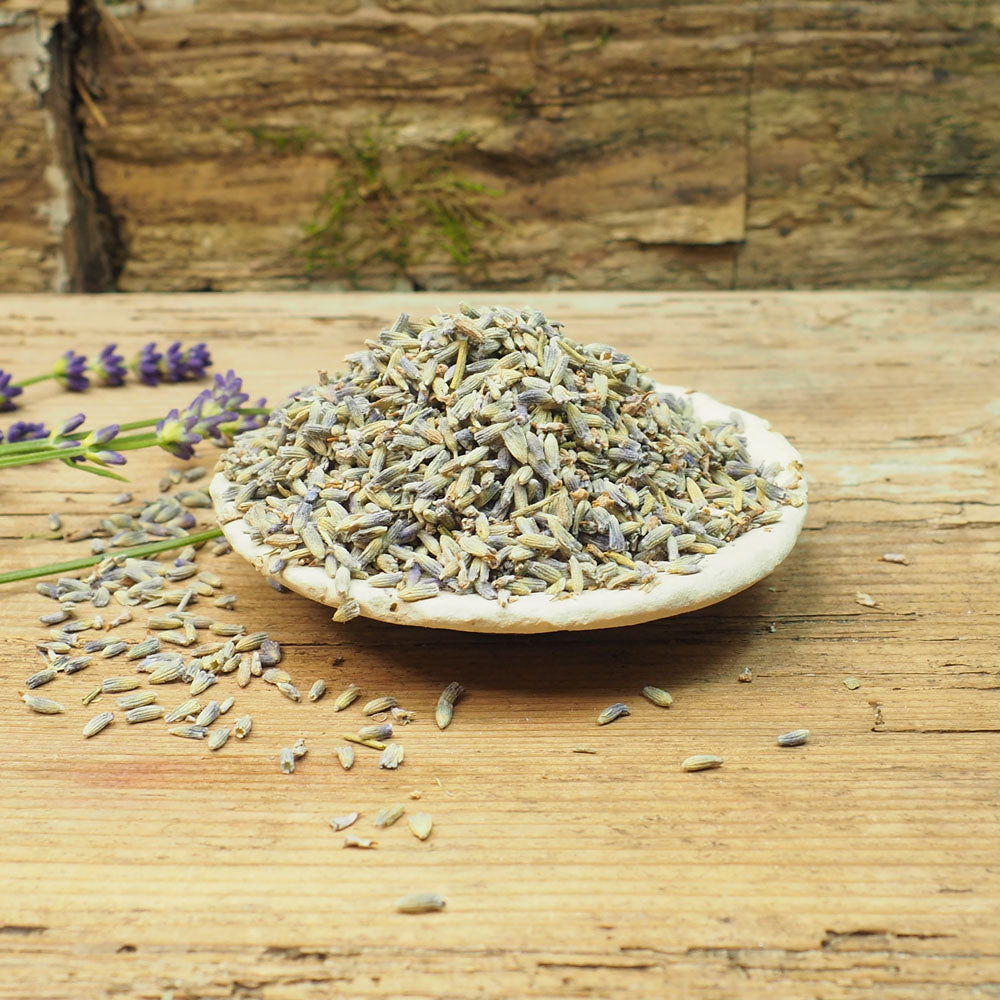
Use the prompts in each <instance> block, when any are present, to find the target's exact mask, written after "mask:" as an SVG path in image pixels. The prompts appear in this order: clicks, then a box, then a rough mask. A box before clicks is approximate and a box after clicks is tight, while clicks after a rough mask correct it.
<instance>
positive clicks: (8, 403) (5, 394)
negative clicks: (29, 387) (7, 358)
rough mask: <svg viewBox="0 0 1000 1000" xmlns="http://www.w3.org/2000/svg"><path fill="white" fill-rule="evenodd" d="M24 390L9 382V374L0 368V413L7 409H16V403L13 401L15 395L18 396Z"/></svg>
mask: <svg viewBox="0 0 1000 1000" xmlns="http://www.w3.org/2000/svg"><path fill="white" fill-rule="evenodd" d="M22 392H24V390H23V389H22V388H21V387H20V386H19V385H11V384H10V374H9V373H8V372H5V371H4V370H3V369H2V368H0V413H6V412H7V411H8V410H16V409H17V404H16V403H14V402H13V399H14V397H15V396H20V395H21V393H22Z"/></svg>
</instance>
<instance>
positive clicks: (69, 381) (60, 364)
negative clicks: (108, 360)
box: [52, 350, 90, 392]
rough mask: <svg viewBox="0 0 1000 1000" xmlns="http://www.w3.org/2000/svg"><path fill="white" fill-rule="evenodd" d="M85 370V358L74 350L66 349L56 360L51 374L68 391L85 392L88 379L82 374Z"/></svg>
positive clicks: (88, 383)
mask: <svg viewBox="0 0 1000 1000" xmlns="http://www.w3.org/2000/svg"><path fill="white" fill-rule="evenodd" d="M86 370H87V359H86V357H85V356H84V355H82V354H77V353H76V351H72V350H70V351H67V352H66V353H65V354H64V355H63V356H62V357H61V358H60V359H59V360H58V361H57V362H56V365H55V368H53V369H52V374H53V375H55V377H56V381H57V382H58V383H59V384H60V385H61V386H62V387H63V388H64V389H68V390H69V391H70V392H86V390H87V388H88V387H89V386H90V379H88V378H87V376H86V375H84V372H85V371H86Z"/></svg>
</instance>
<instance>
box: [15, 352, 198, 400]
mask: <svg viewBox="0 0 1000 1000" xmlns="http://www.w3.org/2000/svg"><path fill="white" fill-rule="evenodd" d="M117 346H118V345H117V344H107V345H106V346H105V347H103V348H102V349H101V352H100V354H99V355H98V356H97V359H96V360H95V361H94V363H93V364H92V365H89V366H88V364H87V358H86V356H85V355H83V354H80V353H79V352H77V351H74V350H72V349H70V350H68V351H65V352H64V353H63V354H62V355H61V357H60V358H59V360H58V361H57V362H56V363H55V365H54V366H53V368H52V370H51V371H48V372H44V373H43V374H41V375H35V376H33V377H32V378H25V379H21V380H20V381H19V382H11V375H10V374H8V373H7V372H5V371H3V370H0V411H5V410H13V409H16V408H17V404H16V403H15V402H14V399H15V397H17V396H19V395H21V393H22V392H23V391H24V388H25V387H26V386H29V385H34V384H35V383H36V382H44V381H46V380H48V379H55V380H56V381H57V382H58V383H59V384H60V385H61V386H62V387H63V388H64V389H66V390H68V391H69V392H85V391H86V390H87V389H88V388H90V384H91V379H90V378H89V377H88V374H89V375H90V376H93V379H94V381H95V382H96V383H97V384H98V385H102V386H121V385H124V384H125V378H126V376H127V375H128V372H129V368H131V369H132V371H133V372H134V373H135V376H136V378H138V379H139V381H140V382H143V383H145V384H146V385H159V384H160V382H192V381H195V380H196V379H200V378H202V377H204V375H205V370H206V369H207V368H209V367H211V364H212V355H211V354H210V353H209V350H208V345H207V344H205V343H204V342H203V341H200V342H199V343H197V344H195V345H194V346H192V347H189V348H187V349H186V350H185V349H184V348H183V347H182V346H181V342H180V341H179V340H177V341H174V342H173V343H172V344H171V345H170V346H169V347H168V348H167V353H166V354H165V355H164V354H161V353H160V352H159V351H158V350H157V349H156V344H155V343H149V344H146V346H145V347H144V348H143V349H142V350H141V351H140V352H139V354H138V355H137V356H136V357H135V359H134V360H133V361H132V364H131V365H130V366H126V365H125V363H124V358H123V357H122V355H121V354H119V353H118V352H117V350H116V348H117Z"/></svg>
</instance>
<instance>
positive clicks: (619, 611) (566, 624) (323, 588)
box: [210, 385, 806, 633]
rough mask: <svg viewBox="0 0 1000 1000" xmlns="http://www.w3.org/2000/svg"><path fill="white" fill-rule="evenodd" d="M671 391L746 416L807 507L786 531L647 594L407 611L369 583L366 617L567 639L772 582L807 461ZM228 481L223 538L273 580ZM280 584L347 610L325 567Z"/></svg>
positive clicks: (287, 574) (306, 569) (756, 447)
mask: <svg viewBox="0 0 1000 1000" xmlns="http://www.w3.org/2000/svg"><path fill="white" fill-rule="evenodd" d="M657 388H658V389H659V391H661V392H670V393H674V394H675V395H685V396H690V397H691V400H692V404H693V409H694V413H695V415H696V416H697V417H698V418H699V419H701V420H725V419H728V418H729V415H730V414H732V413H738V414H739V415H740V416H741V417H742V418H743V422H744V426H745V428H746V437H747V445H748V451H749V454H750V457H751V459H752V460H753V461H754V462H760V461H765V462H778V463H780V465H781V466H782V467H783V470H784V471H783V472H782V473H781V474H780V475H779V477H778V482H779V484H780V485H782V486H784V487H785V488H786V489H788V490H789V491H790V492H792V493H793V494H794V495H795V496H797V497H799V498H801V500H802V505H801V506H799V507H793V506H790V505H783V506H782V507H781V520H780V521H778V522H777V523H776V524H773V525H768V526H765V527H760V528H754V529H753V530H751V531H749V532H747V533H746V534H745V535H741V536H740V537H739V538H737V539H735V540H734V541H733V542H731V543H730V544H729V545H727V546H726V547H725V548H723V549H720V550H719V551H718V552H716V553H715V554H713V555H710V556H706V558H705V559H704V561H703V563H702V570H701V572H700V573H695V574H692V575H690V576H678V575H675V574H670V573H660V574H658V583H657V585H656V586H654V587H653V588H651V589H650V590H649V591H644V590H638V589H636V590H627V589H623V590H590V591H585V592H584V593H582V594H577V595H573V596H570V597H565V598H558V599H553V598H551V597H550V596H549V595H547V594H529V595H526V596H524V597H517V598H513V599H511V601H510V602H509V603H508V604H507V606H506V607H502V606H501V605H500V603H499V602H497V601H488V600H486V599H485V598H482V597H479V596H478V595H477V594H451V593H442V594H441V595H439V596H438V597H434V598H430V599H429V600H426V601H415V602H412V603H406V602H405V601H401V600H399V598H398V597H397V596H396V592H395V591H394V590H386V589H379V588H377V587H369V586H368V585H367V584H366V583H365V582H364V581H363V580H355V581H354V582H353V583H352V585H351V596H352V597H354V598H356V599H357V601H358V603H359V604H360V606H361V614H362V615H363V616H364V617H366V618H375V619H378V620H379V621H384V622H392V623H393V624H396V625H420V626H423V627H425V628H447V629H455V630H457V631H461V632H522V633H530V632H557V631H562V630H579V629H595V628H611V627H615V626H619V625H634V624H637V623H639V622H647V621H652V620H653V619H656V618H666V617H668V616H670V615H679V614H682V613H683V612H685V611H695V610H697V609H698V608H703V607H706V606H707V605H709V604H715V603H717V602H718V601H723V600H725V599H726V598H727V597H731V596H732V595H733V594H738V593H739V592H740V591H741V590H746V588H747V587H750V586H752V585H753V584H755V583H757V582H758V581H759V580H762V579H764V577H766V576H767V575H768V574H770V573H771V572H772V571H773V570H774V568H775V567H776V566H777V565H778V564H779V563H780V562H781V561H782V560H783V559H784V558H785V557H786V556H787V555H788V553H789V552H791V550H792V547H793V546H794V545H795V542H796V539H797V538H798V537H799V532H800V531H801V530H802V524H803V522H804V521H805V517H806V503H805V499H806V484H805V479H804V478H803V476H802V469H801V457H800V456H799V453H798V452H797V451H796V450H795V449H794V448H793V447H792V446H791V444H789V443H788V441H786V440H785V438H783V437H782V436H781V435H780V434H777V433H775V432H774V431H772V430H771V427H770V424H769V423H768V422H767V421H766V420H763V419H762V418H761V417H757V416H754V415H753V414H752V413H746V412H745V411H743V410H737V409H736V408H735V407H732V406H727V405H726V404H725V403H720V402H719V401H718V400H716V399H713V398H712V397H711V396H706V395H705V394H704V393H701V392H694V393H689V392H687V391H686V390H685V389H683V388H681V387H679V386H663V385H660V386H657ZM227 485H228V480H226V479H225V478H224V477H223V476H222V475H221V474H217V475H216V476H215V477H214V479H213V480H212V483H211V487H210V489H211V494H212V499H213V501H214V503H215V508H216V513H217V514H218V515H219V519H220V522H221V526H222V530H223V532H224V533H225V535H226V538H227V539H228V540H229V542H230V544H231V545H232V547H233V548H234V549H235V550H236V551H237V552H238V553H239V554H240V555H241V556H243V558H244V559H246V560H247V561H248V562H250V564H251V565H252V566H253V567H254V568H255V569H257V570H258V571H259V572H262V573H263V572H264V567H265V565H266V561H267V557H268V556H269V555H270V550H269V549H267V548H266V547H264V546H259V545H256V544H254V543H253V542H252V541H251V540H250V535H249V531H248V529H247V527H246V525H245V524H244V522H243V520H242V519H241V518H237V519H235V520H227V519H228V518H231V517H232V515H233V513H234V511H233V509H232V507H230V506H229V505H227V504H226V503H225V502H224V501H223V500H222V496H223V493H224V492H225V489H226V486H227ZM280 582H281V583H282V584H283V585H284V586H286V587H287V588H288V589H289V590H293V591H295V592H296V593H297V594H301V595H302V596H303V597H308V598H309V599H310V600H313V601H318V602H319V603H321V604H327V605H330V606H331V607H336V606H337V604H338V603H339V601H338V599H337V597H336V595H335V593H334V590H333V581H332V580H331V579H330V578H329V577H328V576H327V575H326V572H325V571H324V570H323V569H322V568H320V567H318V566H293V567H291V568H289V569H286V570H285V571H284V572H283V573H282V575H281V579H280Z"/></svg>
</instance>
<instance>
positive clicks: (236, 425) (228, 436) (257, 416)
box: [213, 396, 268, 445]
mask: <svg viewBox="0 0 1000 1000" xmlns="http://www.w3.org/2000/svg"><path fill="white" fill-rule="evenodd" d="M265 406H267V400H266V399H265V398H264V397H263V396H262V397H261V398H260V399H258V400H257V402H256V403H254V404H253V409H256V410H259V409H262V408H263V407H265ZM267 421H268V414H266V413H244V414H241V415H239V419H237V420H229V421H227V422H226V423H222V424H219V425H218V427H217V428H216V430H217V431H218V434H216V435H213V437H217V438H218V439H219V443H220V444H224V445H231V444H232V443H233V438H235V437H236V435H237V434H242V433H243V432H244V431H253V430H256V429H257V428H258V427H263V426H264V425H265V424H266V423H267Z"/></svg>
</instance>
